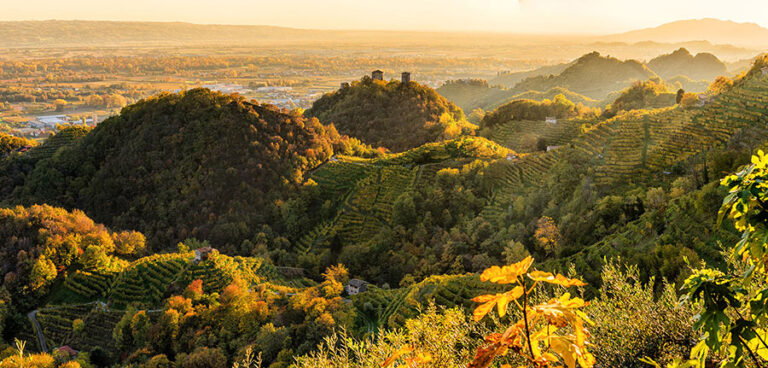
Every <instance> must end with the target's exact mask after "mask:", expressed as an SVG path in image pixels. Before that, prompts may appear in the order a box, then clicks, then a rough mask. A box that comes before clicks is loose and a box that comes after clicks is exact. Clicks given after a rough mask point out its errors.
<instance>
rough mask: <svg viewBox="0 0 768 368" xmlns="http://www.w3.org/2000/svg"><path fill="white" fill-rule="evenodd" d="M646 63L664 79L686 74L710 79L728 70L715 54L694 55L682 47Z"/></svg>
mask: <svg viewBox="0 0 768 368" xmlns="http://www.w3.org/2000/svg"><path fill="white" fill-rule="evenodd" d="M647 65H648V67H649V68H651V70H653V71H654V72H656V73H657V74H658V75H659V76H660V77H662V78H664V79H670V78H673V77H677V76H686V77H688V78H691V79H694V80H702V79H703V80H707V81H712V80H714V79H715V78H717V77H718V76H721V75H726V74H727V72H728V70H727V67H726V65H725V63H723V62H722V61H720V60H719V59H718V58H717V56H715V55H712V54H709V53H699V54H696V56H694V55H691V53H690V52H689V51H688V50H686V49H684V48H680V49H677V50H675V52H673V53H671V54H666V55H660V56H658V57H656V58H654V59H652V60H651V61H649V62H648V64H647Z"/></svg>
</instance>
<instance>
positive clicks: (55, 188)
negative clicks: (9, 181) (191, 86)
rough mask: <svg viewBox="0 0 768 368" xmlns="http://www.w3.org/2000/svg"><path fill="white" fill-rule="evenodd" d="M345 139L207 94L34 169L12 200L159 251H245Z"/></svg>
mask: <svg viewBox="0 0 768 368" xmlns="http://www.w3.org/2000/svg"><path fill="white" fill-rule="evenodd" d="M56 137H57V138H58V137H59V136H58V135H57V136H56ZM62 137H64V135H62ZM340 139H341V137H339V136H338V134H336V133H335V132H334V131H328V130H326V128H325V127H324V126H323V125H321V124H320V123H319V122H318V121H317V120H314V119H306V118H304V117H302V116H300V115H297V114H289V113H287V112H285V111H281V110H279V109H277V108H276V107H274V106H270V105H254V104H250V103H247V102H245V101H244V100H243V99H242V98H238V97H233V96H229V95H222V94H220V93H215V92H211V91H209V90H204V89H196V90H189V91H186V92H182V93H179V94H162V95H159V96H156V97H152V98H149V99H146V100H143V101H141V102H139V103H137V104H135V105H132V106H129V107H127V108H125V109H123V110H122V113H121V114H120V115H118V116H115V117H112V118H110V119H107V120H106V121H104V122H103V123H102V124H99V126H98V127H96V128H94V129H93V130H92V131H90V132H89V133H88V134H86V135H85V136H83V137H82V138H79V139H77V140H74V141H71V142H70V143H68V144H65V145H63V146H60V147H55V150H53V149H52V150H49V151H51V152H49V153H48V154H46V155H44V156H43V157H42V159H40V160H33V161H32V162H26V163H25V164H26V165H30V166H29V168H33V169H31V170H29V169H27V170H26V171H28V174H23V176H20V175H19V174H18V173H15V174H14V177H15V178H16V181H15V183H14V185H15V189H13V193H10V192H7V193H8V194H7V196H6V198H5V200H6V202H7V203H28V204H34V203H49V204H56V205H58V206H63V207H67V208H79V209H83V210H85V211H86V212H87V213H88V215H89V216H91V217H92V218H94V219H96V220H97V221H100V222H103V223H106V224H108V225H109V226H114V227H117V228H127V229H138V230H141V231H142V232H145V233H146V234H148V235H150V237H151V239H152V241H151V244H152V246H154V247H156V249H157V248H159V249H163V248H166V247H168V246H173V245H174V244H176V243H177V242H178V241H181V240H184V239H186V238H190V237H197V238H200V239H208V240H211V241H215V242H216V243H217V244H218V245H219V246H224V245H225V244H240V243H241V242H242V241H243V239H246V238H248V237H249V236H248V235H246V234H247V233H249V232H252V231H251V230H248V229H249V228H252V229H255V227H256V226H257V225H258V224H263V223H269V222H270V220H269V218H270V214H269V211H263V212H258V213H253V212H251V211H250V208H254V207H255V208H264V207H265V206H272V205H274V203H275V202H274V201H275V200H278V199H280V198H285V196H287V195H289V194H290V193H292V192H293V191H294V190H295V189H296V188H297V187H300V186H301V184H302V181H303V175H304V173H305V172H307V171H308V170H310V169H312V168H313V167H315V166H317V165H318V164H320V163H321V162H324V161H326V160H327V159H328V158H329V157H330V156H331V155H332V154H333V153H334V145H335V144H338V143H341V141H340ZM57 141H58V139H52V140H51V141H49V142H46V144H43V145H42V146H40V147H39V148H36V149H33V150H30V151H29V154H28V155H24V157H27V156H28V157H30V158H34V157H35V156H37V155H39V154H40V153H42V152H43V151H45V150H47V149H48V146H50V145H51V144H54V143H56V142H57ZM223 141H226V142H227V145H226V146H222V145H221V144H220V142H223ZM54 152H55V153H56V154H55V155H54V154H53V153H54ZM46 157H47V158H46ZM23 163H24V162H23ZM17 171H21V172H22V173H23V172H24V170H17ZM126 183H130V184H129V185H126ZM169 210H172V211H173V212H174V213H175V215H174V216H168V212H167V211H169ZM248 213H251V214H250V215H249V214H248ZM170 229H173V230H170ZM238 229H239V230H238ZM169 230H170V231H169ZM252 235H253V234H252Z"/></svg>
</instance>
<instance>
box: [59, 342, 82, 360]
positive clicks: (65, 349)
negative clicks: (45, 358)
mask: <svg viewBox="0 0 768 368" xmlns="http://www.w3.org/2000/svg"><path fill="white" fill-rule="evenodd" d="M57 350H58V351H60V352H63V353H67V355H69V356H70V357H72V358H74V357H76V356H77V354H78V351H77V350H75V349H72V347H71V346H69V345H64V346H62V347H60V348H58V349H57Z"/></svg>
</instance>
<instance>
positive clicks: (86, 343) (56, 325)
mask: <svg viewBox="0 0 768 368" xmlns="http://www.w3.org/2000/svg"><path fill="white" fill-rule="evenodd" d="M124 313H125V311H122V310H113V309H110V308H108V307H107V306H106V305H104V304H101V303H99V302H93V303H85V304H72V305H59V306H53V307H49V308H44V309H41V310H40V311H39V312H38V313H37V317H36V318H37V321H38V323H39V324H40V326H41V328H42V330H43V335H44V336H45V340H46V344H47V345H48V347H49V348H55V347H59V346H63V345H69V346H71V347H73V348H74V349H76V350H87V349H90V348H92V347H94V346H101V347H102V348H104V349H106V350H108V351H114V349H115V346H114V339H113V338H112V331H113V330H114V328H115V325H117V323H118V322H119V321H120V319H121V318H122V317H123V315H124ZM158 313H159V312H157V311H148V314H150V316H151V315H156V314H158ZM77 319H79V320H81V321H83V329H82V330H81V331H74V330H73V322H74V321H75V320H77ZM34 341H37V339H34Z"/></svg>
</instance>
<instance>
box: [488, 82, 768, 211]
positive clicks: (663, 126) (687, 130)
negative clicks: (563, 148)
mask: <svg viewBox="0 0 768 368" xmlns="http://www.w3.org/2000/svg"><path fill="white" fill-rule="evenodd" d="M767 106H768V79H767V78H766V77H763V76H752V77H749V78H747V79H745V80H743V81H742V82H741V83H740V84H737V85H736V86H735V87H734V88H732V89H731V90H730V91H727V92H725V93H723V94H722V95H720V96H717V97H716V98H714V99H713V100H712V101H711V102H709V103H707V104H705V105H704V106H702V107H699V108H694V109H690V110H688V109H684V108H681V107H671V108H662V109H656V110H640V111H631V112H628V113H624V114H621V115H619V116H616V117H614V118H611V119H608V120H605V121H602V122H599V123H597V124H595V125H593V126H582V127H577V126H576V125H575V123H573V122H558V124H547V123H544V122H538V123H537V122H510V123H508V124H505V125H502V126H501V127H499V128H497V129H496V130H494V131H493V132H492V133H491V134H490V138H491V139H493V140H494V141H496V142H498V143H499V144H502V145H505V146H507V147H509V148H513V149H521V148H523V147H521V146H520V141H521V140H522V139H524V136H526V135H528V136H533V137H541V138H542V139H544V140H545V141H546V140H551V142H553V143H556V144H557V145H565V144H568V146H570V147H573V148H574V149H576V150H578V151H580V152H583V153H585V154H586V155H587V156H588V157H590V158H591V162H592V163H593V165H594V173H595V174H594V175H595V184H597V185H602V186H607V185H612V184H615V183H618V182H626V181H631V180H634V179H636V178H639V177H641V176H642V175H644V174H648V173H652V172H657V173H658V172H660V171H666V170H669V169H670V168H671V166H672V165H674V164H675V163H677V162H680V161H682V160H685V159H686V158H688V157H690V156H693V155H695V154H697V153H699V152H702V150H703V149H707V148H709V147H713V146H715V145H717V144H721V143H723V142H725V141H727V140H728V139H729V138H730V137H731V136H732V135H733V134H735V133H736V132H737V131H738V130H739V129H741V128H744V127H747V126H749V127H752V128H755V129H759V130H762V131H764V132H767V133H768V125H766V121H768V107H767ZM558 126H559V127H558ZM576 131H580V133H578V134H576ZM570 137H573V138H572V139H571V138H570ZM569 139H570V140H569ZM547 142H549V141H547ZM547 144H549V143H547ZM559 154H560V153H559V151H558V150H554V151H550V152H544V151H539V152H534V153H530V154H528V155H527V156H523V157H521V158H520V159H519V160H512V161H507V162H503V161H498V162H496V163H494V164H493V165H492V166H491V167H490V168H489V169H488V170H490V171H491V172H492V175H493V177H494V178H496V179H497V182H496V184H497V185H496V192H495V195H494V199H493V201H491V203H490V204H489V206H488V207H487V208H486V209H484V211H483V214H484V216H485V217H486V218H489V219H492V220H495V221H498V220H499V219H500V218H501V216H503V214H504V212H505V209H506V208H507V207H508V205H509V203H511V201H512V200H513V199H514V198H515V197H516V196H517V195H520V194H521V192H522V189H523V188H525V187H526V186H529V185H533V186H538V185H541V183H542V180H543V178H544V177H545V176H546V174H547V172H548V170H549V169H550V168H551V167H552V165H553V164H554V163H555V162H556V160H557V157H558V155H559Z"/></svg>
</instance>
